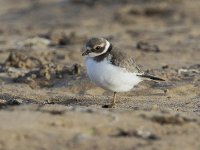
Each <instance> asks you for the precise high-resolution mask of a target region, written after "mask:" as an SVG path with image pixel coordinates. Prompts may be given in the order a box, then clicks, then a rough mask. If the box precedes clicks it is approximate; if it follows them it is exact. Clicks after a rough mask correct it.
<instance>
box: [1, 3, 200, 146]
mask: <svg viewBox="0 0 200 150" xmlns="http://www.w3.org/2000/svg"><path fill="white" fill-rule="evenodd" d="M199 14H200V0H0V120H1V121H0V122H1V123H0V134H1V136H0V150H4V149H10V150H11V149H14V150H16V149H20V150H23V149H24V150H27V149H37V150H38V149H48V150H51V149H52V150H55V149H63V150H65V149H66V147H70V148H73V149H120V150H121V149H142V150H147V149H148V150H149V149H152V150H156V149H159V150H160V149H177V150H178V149H180V150H182V149H189V150H192V149H195V150H197V149H199V147H200V146H199V142H198V141H199V140H198V139H199V135H200V130H199V129H200V128H199V125H200V120H199V115H200V62H199V61H200V17H199ZM94 36H97V37H105V38H107V39H108V40H109V41H110V42H111V43H112V44H113V45H115V46H117V47H119V48H120V49H121V50H122V51H126V52H127V53H129V54H130V55H131V56H132V57H133V58H135V60H136V62H137V63H138V64H139V65H140V66H141V68H142V69H143V70H145V71H147V72H149V73H152V74H154V75H157V76H159V77H162V78H164V79H166V82H162V83H146V82H145V83H142V84H140V85H138V86H137V87H135V88H134V90H133V91H130V92H128V93H120V94H119V95H118V97H117V106H116V108H114V109H111V110H110V109H104V108H101V107H102V106H103V105H105V104H109V103H110V100H111V96H112V93H111V92H109V91H104V90H103V89H101V88H99V87H97V86H96V85H94V84H93V83H91V82H90V81H89V79H88V77H87V75H86V71H85V66H84V58H83V57H82V56H81V49H82V47H83V46H84V43H85V41H86V40H87V39H88V38H91V37H94ZM122 112H123V113H122ZM177 113H178V114H177ZM192 116H193V117H194V118H192ZM27 147H28V148H27Z"/></svg>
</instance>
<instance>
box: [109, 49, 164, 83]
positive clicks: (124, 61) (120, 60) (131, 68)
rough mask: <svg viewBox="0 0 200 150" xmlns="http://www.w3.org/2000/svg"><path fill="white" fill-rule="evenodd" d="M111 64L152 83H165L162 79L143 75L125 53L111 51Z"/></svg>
mask: <svg viewBox="0 0 200 150" xmlns="http://www.w3.org/2000/svg"><path fill="white" fill-rule="evenodd" d="M111 55H112V58H111V63H112V64H113V65H115V66H119V67H121V68H125V69H126V70H127V71H128V72H132V73H136V74H137V76H139V77H141V78H143V79H146V80H153V81H165V80H164V79H162V78H159V77H156V76H153V75H150V74H148V73H145V72H144V71H143V70H142V69H141V68H140V67H139V66H138V65H137V64H136V62H135V60H134V59H133V58H132V57H131V56H129V55H128V54H127V53H124V52H121V51H112V54H111Z"/></svg>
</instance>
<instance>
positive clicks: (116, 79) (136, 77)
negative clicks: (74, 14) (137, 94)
mask: <svg viewBox="0 0 200 150" xmlns="http://www.w3.org/2000/svg"><path fill="white" fill-rule="evenodd" d="M82 56H84V57H85V65H86V70H87V74H88V76H89V78H90V80H91V81H92V82H94V83H95V84H96V85H97V86H99V87H101V88H103V89H105V90H109V91H111V92H113V98H112V103H111V104H110V105H107V106H108V107H109V108H112V107H115V104H116V94H117V93H119V92H128V91H130V90H131V89H132V88H133V87H134V86H136V85H137V84H139V83H140V82H142V81H144V80H153V81H165V80H164V79H162V78H159V77H156V76H153V75H151V74H148V73H145V72H144V71H143V70H142V69H140V67H139V66H138V65H137V64H136V62H135V60H134V58H133V57H132V56H130V55H128V54H127V53H126V52H125V51H124V50H122V49H119V48H117V47H114V46H113V44H112V43H111V42H109V41H108V40H107V39H105V38H102V37H92V38H90V39H88V40H87V41H86V42H85V44H84V46H83V49H82Z"/></svg>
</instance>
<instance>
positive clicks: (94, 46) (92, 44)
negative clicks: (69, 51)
mask: <svg viewBox="0 0 200 150" xmlns="http://www.w3.org/2000/svg"><path fill="white" fill-rule="evenodd" d="M110 45H111V44H110V42H108V41H107V40H106V39H104V38H96V37H95V38H90V39H89V40H88V41H87V42H86V44H85V46H84V48H83V53H82V56H87V57H96V56H99V55H102V54H104V53H106V52H107V50H108V49H109V47H110Z"/></svg>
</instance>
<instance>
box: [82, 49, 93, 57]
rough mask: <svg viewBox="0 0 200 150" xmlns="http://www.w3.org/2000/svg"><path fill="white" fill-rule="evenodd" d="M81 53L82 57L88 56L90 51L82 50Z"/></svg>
mask: <svg viewBox="0 0 200 150" xmlns="http://www.w3.org/2000/svg"><path fill="white" fill-rule="evenodd" d="M82 51H83V53H82V56H85V55H88V54H89V53H90V52H91V50H90V49H86V48H83V50H82Z"/></svg>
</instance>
